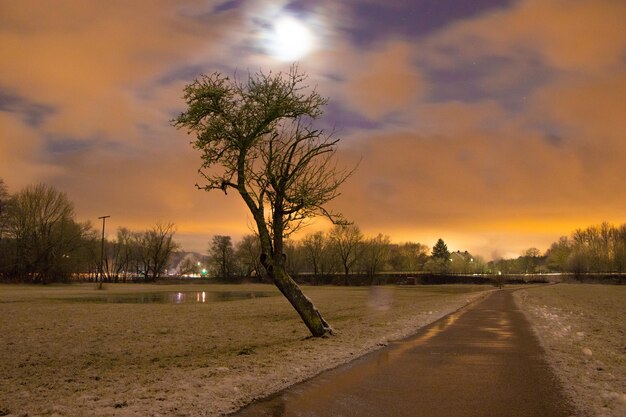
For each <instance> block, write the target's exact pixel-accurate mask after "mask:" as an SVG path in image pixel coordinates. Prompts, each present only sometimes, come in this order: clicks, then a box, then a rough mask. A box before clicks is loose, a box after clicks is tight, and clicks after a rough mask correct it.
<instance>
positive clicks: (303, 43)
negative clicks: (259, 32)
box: [268, 16, 315, 61]
mask: <svg viewBox="0 0 626 417" xmlns="http://www.w3.org/2000/svg"><path fill="white" fill-rule="evenodd" d="M268 35H269V36H268V52H269V54H270V55H272V56H273V57H274V58H276V59H279V60H281V61H296V60H298V59H300V58H302V57H304V56H305V55H306V54H308V53H309V52H311V50H313V47H314V45H315V36H314V35H313V33H312V32H311V30H310V29H309V28H308V26H307V25H306V24H304V23H303V22H302V21H300V20H298V19H296V18H294V17H291V16H281V17H279V18H278V19H277V20H276V22H275V23H274V24H273V26H272V29H271V31H270V33H269V34H268Z"/></svg>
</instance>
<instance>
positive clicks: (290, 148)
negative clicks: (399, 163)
mask: <svg viewBox="0 0 626 417" xmlns="http://www.w3.org/2000/svg"><path fill="white" fill-rule="evenodd" d="M305 80H306V76H305V75H303V74H301V73H299V72H298V70H297V67H295V66H294V67H292V69H291V70H290V71H289V73H288V74H283V73H278V74H272V73H270V74H264V73H256V74H251V75H249V76H248V79H247V81H246V82H241V81H239V80H231V79H229V78H228V77H225V76H223V75H221V74H219V73H214V74H212V75H208V76H207V75H203V76H201V77H200V78H199V79H197V80H195V81H194V82H193V83H191V84H189V85H187V86H186V87H185V90H184V93H185V94H184V98H185V100H186V103H187V106H188V108H187V111H185V112H184V113H182V114H181V115H180V116H179V117H178V118H176V119H175V120H174V121H173V123H174V125H175V126H177V127H179V128H186V129H187V130H188V133H190V134H194V135H195V136H196V139H195V141H194V143H193V145H194V147H195V148H196V149H199V150H200V151H202V161H203V162H202V166H201V169H200V174H201V175H202V177H203V178H204V179H205V181H206V182H205V184H204V185H203V186H200V187H199V188H201V189H204V190H207V191H210V190H215V189H218V190H222V191H224V192H225V193H226V192H227V191H228V190H229V189H234V190H236V191H237V192H238V193H239V195H240V196H241V198H242V199H243V201H244V202H245V204H246V206H247V208H248V210H249V211H250V213H251V214H252V217H253V219H254V222H255V224H256V228H257V231H258V234H259V239H260V242H261V251H262V254H261V263H262V265H263V266H264V268H265V270H266V271H267V274H268V275H269V277H270V278H271V279H272V281H273V282H274V284H275V285H276V286H277V287H278V288H279V289H280V291H281V292H282V293H283V295H284V296H285V297H286V298H287V299H288V300H289V302H290V303H291V305H292V306H293V307H294V308H295V310H296V311H297V312H298V314H299V315H300V317H301V318H302V320H303V321H304V323H305V324H306V326H307V327H308V329H309V330H310V332H311V333H312V334H313V335H314V336H323V335H325V334H327V333H329V332H331V327H330V325H329V324H328V323H327V322H326V321H325V320H324V319H323V317H322V315H321V314H320V312H319V311H318V309H317V308H316V307H315V306H314V305H313V303H312V302H311V300H310V299H309V298H308V297H306V296H305V295H304V294H303V293H302V290H301V289H300V287H299V286H298V285H297V284H296V283H295V282H294V281H293V280H292V279H291V277H290V276H289V275H288V273H287V271H286V269H285V262H286V260H285V250H284V240H285V239H286V238H288V237H289V235H290V234H291V233H293V232H295V231H296V230H298V229H299V228H300V227H302V225H303V222H304V221H305V220H306V219H308V218H310V217H313V216H317V215H324V216H327V217H328V218H330V219H331V220H332V221H340V220H341V217H339V216H338V215H336V214H334V213H331V212H329V211H328V210H327V209H326V208H325V207H324V206H325V204H326V203H327V202H329V201H330V200H332V199H333V198H335V197H336V196H337V195H338V189H339V186H340V185H341V184H342V183H343V182H344V181H345V179H346V178H347V177H348V175H349V172H345V171H341V170H338V169H337V168H336V165H335V162H334V158H333V155H334V154H335V152H336V145H337V142H338V139H334V138H332V137H331V136H329V135H327V134H325V133H324V132H323V131H321V130H317V129H315V128H314V127H313V121H314V120H315V119H316V118H318V117H319V116H320V115H321V114H322V108H323V106H324V105H325V104H326V102H327V100H326V99H325V98H323V97H321V96H320V95H319V94H318V93H317V92H316V91H315V90H314V89H313V90H311V89H309V88H308V87H307V86H306V85H305Z"/></svg>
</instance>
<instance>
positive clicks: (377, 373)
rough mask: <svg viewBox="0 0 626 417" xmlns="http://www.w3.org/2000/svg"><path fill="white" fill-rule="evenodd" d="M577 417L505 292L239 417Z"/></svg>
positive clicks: (270, 399)
mask: <svg viewBox="0 0 626 417" xmlns="http://www.w3.org/2000/svg"><path fill="white" fill-rule="evenodd" d="M573 414H574V413H573V408H572V407H571V405H570V404H569V403H568V402H567V400H566V399H565V398H564V396H563V394H562V391H561V388H560V386H559V384H558V382H557V380H556V378H555V377H554V375H553V374H552V373H551V371H550V370H549V368H548V365H547V363H546V362H545V358H544V355H543V351H542V349H541V347H540V346H539V344H538V342H537V339H536V338H535V336H534V335H533V333H532V331H531V329H530V326H529V324H528V322H527V321H526V320H525V318H524V316H523V315H522V313H521V312H520V311H519V310H518V309H517V307H516V305H515V303H514V301H513V296H512V294H511V292H509V291H506V290H504V291H497V292H494V293H492V294H491V295H489V296H487V297H486V298H485V299H483V300H481V301H478V302H476V303H474V304H472V305H471V306H469V307H467V308H465V309H463V310H461V311H459V312H457V313H454V314H451V315H449V316H446V317H444V318H443V319H441V320H439V321H437V322H435V323H433V324H431V325H430V326H428V327H426V328H424V329H422V330H421V331H420V332H419V333H417V334H416V335H415V336H413V337H411V338H409V339H407V340H404V341H401V342H396V343H393V344H391V345H390V346H388V347H386V348H384V349H382V350H379V351H376V352H373V353H372V354H369V355H366V356H364V357H362V358H360V359H358V360H356V361H354V362H352V363H350V364H347V365H345V366H342V367H339V368H337V369H335V370H332V371H329V372H325V373H323V374H321V375H319V376H317V377H315V378H313V379H312V380H310V381H307V382H305V383H302V384H299V385H296V386H295V387H292V388H290V389H288V390H285V391H283V392H281V393H279V394H277V395H275V396H273V397H270V398H269V399H267V400H263V401H260V402H257V403H254V404H252V405H251V406H249V407H247V408H245V409H243V410H241V411H240V412H239V413H236V414H235V416H237V417H244V416H255V417H262V416H273V417H279V416H285V417H292V416H294V417H295V416H302V417H304V416H307V417H308V416H311V417H313V416H316V417H322V416H334V417H340V416H345V417H361V416H363V417H364V416H372V417H383V416H394V417H403V416H407V417H408V416H410V417H421V416H427V417H453V416H454V417H457V416H458V417H460V416H466V417H467V416H472V417H490V416H493V417H515V416H519V417H533V416H536V417H561V416H563V417H565V416H571V415H573Z"/></svg>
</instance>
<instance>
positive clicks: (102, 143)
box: [0, 0, 626, 259]
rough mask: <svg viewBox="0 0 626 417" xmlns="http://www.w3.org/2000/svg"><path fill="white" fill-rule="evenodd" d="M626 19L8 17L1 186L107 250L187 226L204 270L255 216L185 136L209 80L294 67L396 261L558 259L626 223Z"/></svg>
mask: <svg viewBox="0 0 626 417" xmlns="http://www.w3.org/2000/svg"><path fill="white" fill-rule="evenodd" d="M624 16H626V2H624V1H623V0H518V1H512V0H507V1H504V0H472V1H469V0H466V1H462V0H413V1H408V0H387V1H384V2H383V1H375V0H345V1H314V0H296V1H291V2H290V1H282V0H258V1H245V0H228V1H224V0H219V1H218V0H185V1H167V0H150V1H147V0H134V1H132V2H129V1H119V0H111V1H98V0H49V1H47V0H38V1H34V0H3V1H2V2H0V51H1V58H0V178H2V179H4V181H5V183H6V184H7V186H8V187H9V191H10V192H17V191H19V190H20V189H21V188H23V187H24V186H26V185H28V184H33V183H39V182H45V183H48V184H51V185H54V186H55V187H57V188H58V189H60V190H62V191H64V192H66V193H67V195H68V196H69V198H70V199H71V200H72V201H73V202H74V205H75V208H76V214H77V218H78V220H81V221H85V220H90V221H92V222H93V223H94V225H95V226H97V227H99V221H98V219H97V218H98V217H99V216H103V215H110V216H111V218H110V219H108V220H107V236H108V237H110V238H114V236H115V230H116V229H117V227H120V226H126V227H130V228H131V229H136V230H142V229H146V228H148V227H151V226H152V225H154V224H155V223H156V222H170V221H171V222H174V223H175V224H176V227H177V234H176V239H177V240H178V241H179V242H180V243H181V244H182V246H183V247H184V248H185V249H187V250H195V251H200V252H204V251H206V248H207V246H208V241H209V240H210V238H211V236H213V235H216V234H226V235H231V236H233V238H234V239H235V240H236V239H238V238H239V237H241V236H242V235H244V234H247V233H250V230H251V229H250V228H251V225H252V222H251V218H250V216H249V215H248V214H247V212H246V209H245V207H244V205H243V204H242V202H241V201H240V199H239V198H238V196H236V195H235V194H233V193H229V195H228V196H224V194H223V193H220V192H211V193H207V192H204V191H199V190H197V189H196V188H195V184H196V183H197V182H200V181H201V178H199V177H198V175H197V170H198V168H199V167H200V153H199V151H197V150H194V149H193V148H192V146H191V145H190V141H191V140H192V138H191V137H189V136H187V135H186V132H185V131H179V130H177V129H175V128H173V127H172V126H171V124H170V121H171V120H172V119H173V118H174V117H176V116H177V115H178V114H179V113H180V112H181V111H183V110H184V102H183V100H182V89H183V87H184V86H185V85H186V84H188V83H191V82H192V81H193V80H194V79H195V78H196V77H198V76H199V75H200V74H202V73H204V74H210V73H212V72H215V71H219V72H221V73H223V74H225V75H233V74H238V76H240V77H244V78H245V77H247V74H248V73H249V72H256V71H259V70H261V71H264V72H269V71H274V72H277V71H285V70H288V68H289V66H290V65H291V64H292V63H293V61H298V63H299V68H300V69H301V70H303V71H304V72H306V73H307V74H308V75H309V79H308V82H309V84H310V85H312V86H317V89H318V91H319V92H320V93H321V94H322V95H324V96H326V97H328V98H329V104H328V105H327V107H326V109H325V114H324V116H323V117H322V118H321V119H320V120H319V121H318V122H319V123H320V126H321V127H324V128H327V129H330V130H334V135H335V137H337V138H339V139H341V141H340V143H339V155H338V156H339V159H340V163H341V164H344V165H345V166H353V165H354V164H356V163H359V166H358V169H357V170H356V172H355V173H354V175H353V176H352V177H351V178H350V179H349V180H348V181H347V182H346V183H345V184H344V185H343V187H342V189H341V191H342V195H341V196H339V197H338V198H337V199H336V200H335V201H333V202H332V203H331V204H330V207H331V208H332V209H333V210H335V211H340V212H342V213H343V214H344V215H345V217H347V218H348V219H350V220H351V221H354V222H355V223H356V224H357V225H359V227H360V228H361V229H362V231H363V232H364V233H365V234H366V235H368V236H373V235H376V234H378V233H383V234H385V235H389V236H390V237H391V239H392V241H394V242H404V241H413V242H421V243H424V244H426V245H428V246H433V245H434V244H435V242H436V240H437V239H438V238H439V237H441V238H443V239H444V240H445V241H446V243H447V244H448V248H449V249H451V250H469V251H470V252H472V253H474V254H477V255H482V256H484V257H485V258H487V259H493V258H499V257H503V256H504V257H512V256H516V255H518V254H519V253H521V251H523V250H524V249H527V248H530V247H537V248H539V249H541V250H545V249H547V248H548V246H549V245H550V243H552V242H554V241H556V240H557V239H558V238H559V237H560V236H563V235H568V234H570V232H572V231H573V230H574V229H576V228H579V227H586V226H589V225H592V224H598V223H600V222H603V221H608V222H611V223H614V224H622V223H625V222H626V186H625V184H626V183H625V182H624V181H625V172H626V168H625V167H626V118H625V116H624V114H626V29H624V25H623V19H624ZM359 161H360V162H359ZM327 226H328V225H327V223H325V222H323V221H317V222H314V224H313V225H311V226H310V227H309V228H308V229H305V230H304V232H303V233H307V232H312V231H315V230H320V229H322V230H323V229H324V228H325V227H327Z"/></svg>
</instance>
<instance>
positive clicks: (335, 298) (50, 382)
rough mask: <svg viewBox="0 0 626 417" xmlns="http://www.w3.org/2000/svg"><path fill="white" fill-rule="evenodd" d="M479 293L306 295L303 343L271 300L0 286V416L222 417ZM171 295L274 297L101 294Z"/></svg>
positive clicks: (285, 307) (392, 290)
mask: <svg viewBox="0 0 626 417" xmlns="http://www.w3.org/2000/svg"><path fill="white" fill-rule="evenodd" d="M489 289H490V288H489V287H485V286H483V287H480V286H467V285H465V286H430V287H421V286H415V287H376V288H372V289H370V288H364V287H360V288H344V287H307V288H305V292H306V293H307V295H309V296H310V297H311V298H312V299H313V300H314V302H315V303H316V305H317V306H318V307H319V308H320V310H321V311H322V312H323V313H324V315H325V317H326V318H327V319H328V321H329V322H330V323H331V324H332V325H333V326H334V328H335V329H336V331H337V335H335V336H333V337H330V338H325V339H311V338H308V333H307V330H306V328H305V327H304V325H302V324H301V322H300V321H299V319H298V318H297V317H296V314H295V312H294V311H293V310H292V308H291V307H290V306H289V304H288V303H287V301H286V300H285V299H284V298H282V297H281V296H276V297H269V298H256V299H250V300H240V301H228V302H218V303H212V304H105V303H86V302H75V301H69V299H73V298H77V297H84V296H94V295H101V294H103V292H102V291H97V290H95V288H94V287H93V286H92V285H72V286H52V287H25V286H2V285H0V317H1V320H0V415H14V416H24V415H28V416H29V417H34V416H217V415H221V414H223V413H226V412H230V411H234V410H236V409H237V408H239V407H241V406H243V405H245V404H246V403H248V402H250V401H251V400H253V399H254V398H258V397H261V396H264V395H266V394H268V393H271V392H275V391H278V390H280V389H282V388H284V387H287V386H289V385H291V384H294V383H296V382H299V381H302V380H304V379H307V378H309V377H311V376H313V375H315V374H317V373H319V372H321V371H322V370H324V369H328V368H331V367H334V366H337V365H339V364H341V363H344V362H347V361H349V360H351V359H353V358H355V357H357V356H359V355H362V354H364V353H366V352H368V351H371V350H373V349H376V348H377V347H379V346H381V345H384V344H386V343H387V341H389V340H393V339H398V338H402V337H404V336H407V335H409V334H411V333H413V332H415V331H416V330H417V329H418V328H419V327H422V326H424V325H426V324H428V323H430V322H432V321H434V320H436V319H437V318H439V317H442V316H443V315H445V314H447V313H449V312H451V311H454V310H456V309H458V308H460V307H461V306H463V305H465V304H466V303H468V302H469V301H470V300H472V299H474V298H476V297H478V296H480V295H481V294H482V293H484V291H486V290H489ZM179 290H181V291H196V290H200V291H215V290H221V291H243V290H249V291H275V292H277V290H274V289H273V287H271V286H261V285H246V286H216V285H210V286H207V285H205V286H191V285H185V286H176V287H174V286H151V285H108V286H107V287H106V288H105V290H104V293H106V294H118V293H131V292H132V293H135V292H153V291H179ZM622 307H623V305H622ZM533 311H534V310H533ZM622 338H623V337H622ZM590 348H591V349H593V348H594V346H593V345H590ZM622 355H623V353H622ZM583 359H584V360H586V361H590V360H592V359H585V358H583ZM593 360H596V359H595V357H594V358H593ZM623 365H624V363H623V362H622V365H621V366H622V368H621V369H622V370H623ZM607 369H608V368H607ZM608 372H609V371H608V370H607V373H608ZM622 382H623V374H622ZM611 392H614V391H611ZM619 392H623V385H622V390H621V391H619Z"/></svg>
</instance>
